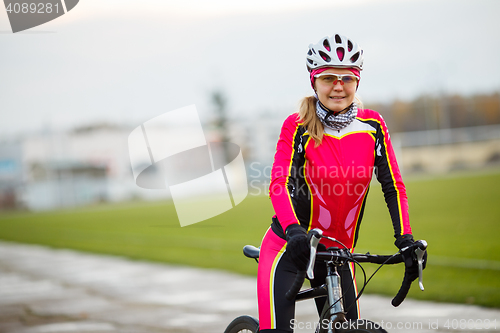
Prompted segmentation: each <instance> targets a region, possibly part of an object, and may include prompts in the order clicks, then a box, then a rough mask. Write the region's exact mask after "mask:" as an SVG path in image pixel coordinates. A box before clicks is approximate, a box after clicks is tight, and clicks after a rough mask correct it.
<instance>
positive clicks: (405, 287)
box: [285, 229, 427, 307]
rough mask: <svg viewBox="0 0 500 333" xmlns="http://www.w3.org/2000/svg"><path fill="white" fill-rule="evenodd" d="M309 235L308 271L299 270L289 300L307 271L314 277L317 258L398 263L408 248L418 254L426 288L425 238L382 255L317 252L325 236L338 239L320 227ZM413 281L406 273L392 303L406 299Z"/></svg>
mask: <svg viewBox="0 0 500 333" xmlns="http://www.w3.org/2000/svg"><path fill="white" fill-rule="evenodd" d="M308 237H309V242H310V244H311V255H310V258H309V265H308V267H307V271H299V272H297V276H296V278H295V281H294V283H293V285H292V287H291V288H290V290H289V291H288V292H287V293H286V295H285V297H286V298H287V299H288V300H289V301H291V300H293V299H295V297H296V296H297V294H298V293H299V291H300V288H301V287H302V284H303V283H304V280H305V277H306V272H307V276H308V277H309V279H314V263H315V262H316V259H319V260H327V261H335V260H339V259H340V260H355V261H357V262H370V263H374V264H398V263H402V262H403V261H404V258H403V255H402V254H401V253H402V252H403V251H407V250H410V251H415V253H416V255H417V262H418V275H419V276H418V277H419V286H420V289H421V290H424V286H423V283H422V271H423V256H424V253H425V249H426V248H427V242H426V241H425V240H419V241H416V242H415V243H414V244H412V245H410V246H408V247H406V248H404V249H401V250H400V251H399V252H398V253H397V254H395V255H389V256H381V255H371V254H368V253H367V254H359V253H352V254H350V256H346V255H345V254H344V253H341V252H340V251H327V252H317V246H318V243H319V240H320V239H321V238H323V237H325V238H328V239H330V240H333V241H337V240H336V239H333V238H330V237H326V236H323V232H322V231H321V230H320V229H313V230H310V231H309V234H308ZM411 283H412V281H410V278H409V276H408V275H407V274H405V277H404V279H403V283H402V285H401V288H400V289H399V291H398V293H397V294H396V296H395V297H394V298H393V300H392V301H391V304H392V305H393V306H395V307H396V306H399V305H400V304H401V303H402V302H403V301H404V299H405V298H406V295H407V294H408V291H409V290H410V286H411Z"/></svg>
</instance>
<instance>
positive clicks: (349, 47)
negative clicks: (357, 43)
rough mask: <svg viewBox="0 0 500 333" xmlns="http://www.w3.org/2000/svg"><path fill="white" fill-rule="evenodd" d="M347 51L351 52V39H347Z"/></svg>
mask: <svg viewBox="0 0 500 333" xmlns="http://www.w3.org/2000/svg"><path fill="white" fill-rule="evenodd" d="M347 51H348V52H351V51H352V43H351V41H350V40H348V41H347Z"/></svg>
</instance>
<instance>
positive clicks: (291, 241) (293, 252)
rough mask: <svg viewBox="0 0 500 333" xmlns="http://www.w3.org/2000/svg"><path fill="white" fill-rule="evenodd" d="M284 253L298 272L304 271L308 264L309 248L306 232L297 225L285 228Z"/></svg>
mask: <svg viewBox="0 0 500 333" xmlns="http://www.w3.org/2000/svg"><path fill="white" fill-rule="evenodd" d="M286 241H287V244H286V252H288V255H289V256H290V259H292V261H293V263H294V264H295V266H296V267H297V270H298V271H305V270H306V269H307V265H308V264H309V256H310V253H311V248H310V245H309V242H308V241H307V232H306V230H305V229H304V228H303V227H301V226H300V225H299V224H291V225H289V226H288V228H286Z"/></svg>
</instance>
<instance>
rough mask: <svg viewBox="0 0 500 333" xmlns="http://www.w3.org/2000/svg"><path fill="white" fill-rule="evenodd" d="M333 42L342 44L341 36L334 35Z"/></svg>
mask: <svg viewBox="0 0 500 333" xmlns="http://www.w3.org/2000/svg"><path fill="white" fill-rule="evenodd" d="M335 42H336V43H337V44H342V38H340V36H339V35H335Z"/></svg>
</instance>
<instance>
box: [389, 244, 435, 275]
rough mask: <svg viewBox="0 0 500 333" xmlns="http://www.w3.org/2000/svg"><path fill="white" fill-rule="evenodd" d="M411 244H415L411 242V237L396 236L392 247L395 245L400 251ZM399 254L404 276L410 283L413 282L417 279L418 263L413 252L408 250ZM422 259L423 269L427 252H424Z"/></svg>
mask: <svg viewBox="0 0 500 333" xmlns="http://www.w3.org/2000/svg"><path fill="white" fill-rule="evenodd" d="M413 243H415V241H414V240H413V235H411V234H406V235H402V236H401V235H400V236H398V237H397V238H396V241H395V242H394V245H396V246H397V247H398V249H400V250H402V249H404V248H405V247H407V246H410V245H412V244H413ZM401 254H402V255H403V259H404V262H405V276H408V278H409V279H410V281H414V280H415V279H416V278H418V262H417V257H416V255H415V251H414V250H409V249H408V250H406V251H403V252H401ZM423 259H424V262H423V268H424V269H425V265H426V264H427V251H425V254H424V258H423Z"/></svg>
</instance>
